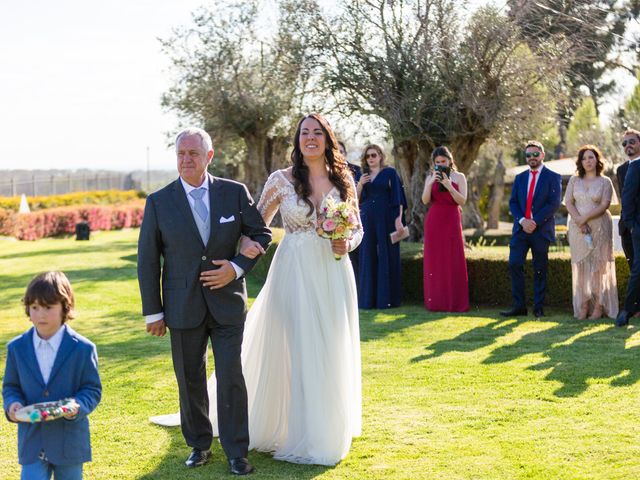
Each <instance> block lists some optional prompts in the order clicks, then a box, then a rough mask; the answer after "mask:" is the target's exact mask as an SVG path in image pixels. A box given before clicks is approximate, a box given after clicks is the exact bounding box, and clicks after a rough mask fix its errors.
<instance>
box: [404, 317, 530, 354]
mask: <svg viewBox="0 0 640 480" xmlns="http://www.w3.org/2000/svg"><path fill="white" fill-rule="evenodd" d="M518 325H519V321H518V320H514V319H501V320H494V321H492V322H490V323H488V324H487V325H483V326H481V327H476V328H472V329H471V330H467V331H466V332H462V333H461V334H460V335H458V336H457V337H455V338H450V339H447V340H440V341H438V342H435V343H433V344H431V345H429V346H428V347H426V350H431V353H428V354H424V355H420V356H417V357H414V358H412V359H411V362H412V363H416V362H421V361H423V360H428V359H430V358H436V357H440V356H442V355H444V354H446V353H449V352H473V351H475V350H479V349H481V348H484V347H487V346H489V345H491V344H493V343H495V341H496V340H497V339H498V338H499V337H502V336H504V335H507V334H509V333H511V332H512V331H513V330H514V329H515V328H516V327H517V326H518Z"/></svg>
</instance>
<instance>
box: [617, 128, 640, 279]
mask: <svg viewBox="0 0 640 480" xmlns="http://www.w3.org/2000/svg"><path fill="white" fill-rule="evenodd" d="M622 145H623V146H622V148H624V153H625V154H626V155H627V157H628V160H627V161H626V162H624V163H623V164H622V165H620V166H619V167H618V169H617V170H616V176H617V177H618V191H619V192H620V197H622V192H623V190H624V180H625V177H626V176H627V169H628V168H629V163H630V162H632V161H633V160H637V159H638V158H640V132H639V131H637V130H627V131H626V132H624V135H623V137H622ZM618 233H620V240H621V241H622V250H624V256H625V257H626V259H627V263H628V264H629V270H631V267H632V265H633V242H632V240H631V232H630V231H629V229H628V228H627V226H626V225H625V224H624V222H623V221H622V218H621V219H620V221H619V222H618Z"/></svg>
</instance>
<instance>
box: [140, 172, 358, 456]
mask: <svg viewBox="0 0 640 480" xmlns="http://www.w3.org/2000/svg"><path fill="white" fill-rule="evenodd" d="M354 191H355V189H354ZM329 195H331V196H333V197H334V198H335V199H336V200H337V201H340V196H339V192H338V190H337V189H335V188H334V189H333V190H332V191H331V192H330V193H329ZM278 208H279V209H280V213H281V216H282V220H283V223H284V227H285V231H286V234H285V236H284V238H283V239H282V241H281V242H280V244H279V246H278V249H277V251H276V253H275V255H274V258H273V261H272V263H271V267H270V269H269V274H268V275H267V279H266V282H265V284H264V286H263V288H262V290H261V291H260V293H259V295H258V297H257V298H256V301H255V302H254V304H253V306H252V307H251V309H250V311H249V313H248V314H247V321H246V325H245V332H244V340H243V343H242V367H243V373H244V377H245V381H246V384H247V393H248V399H249V435H250V439H251V444H250V447H249V448H250V449H256V450H260V451H266V452H272V453H273V454H274V458H276V459H279V460H286V461H289V462H295V463H313V464H320V465H335V464H336V463H338V462H339V461H340V460H341V459H343V458H344V457H345V456H346V454H347V453H348V451H349V448H350V446H351V439H352V438H353V437H355V436H358V435H359V434H360V432H361V427H362V392H361V370H360V331H359V325H358V304H357V294H356V285H355V278H354V274H353V269H352V267H351V263H350V262H349V259H348V255H345V256H344V257H343V258H342V259H341V260H340V261H336V260H335V259H334V255H333V252H332V250H331V243H330V241H329V240H327V239H324V238H321V237H319V236H318V234H317V233H316V231H315V221H316V214H315V212H313V213H312V215H311V216H309V215H308V213H309V207H308V205H307V204H306V203H304V202H302V201H300V200H298V197H297V194H296V192H295V190H294V187H293V184H292V183H291V181H290V180H289V179H288V178H287V177H286V176H285V173H284V172H283V171H281V170H278V171H276V172H274V173H273V174H271V175H270V176H269V179H268V180H267V183H266V185H265V187H264V190H263V193H262V197H261V198H260V202H259V203H258V209H259V210H260V213H261V214H262V216H263V218H264V219H265V223H266V224H267V225H268V224H269V223H271V220H272V219H273V217H274V215H275V214H276V212H277V210H278ZM358 221H359V218H358ZM361 239H362V229H361V228H360V229H359V231H358V232H356V233H355V235H354V238H353V239H352V245H353V246H355V245H357V244H358V243H360V240H361ZM215 389H216V386H215V376H214V375H212V376H211V378H210V380H209V398H210V399H211V401H210V405H211V411H210V417H211V421H212V423H213V428H214V434H216V435H217V412H216V401H215V398H216V394H215ZM151 421H153V422H155V423H159V424H162V425H178V424H179V423H180V418H179V415H177V414H174V415H164V416H160V417H153V418H152V419H151Z"/></svg>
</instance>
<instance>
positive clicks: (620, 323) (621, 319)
mask: <svg viewBox="0 0 640 480" xmlns="http://www.w3.org/2000/svg"><path fill="white" fill-rule="evenodd" d="M630 316H631V314H630V313H629V312H627V311H626V310H622V311H621V312H620V313H619V314H618V317H617V318H616V327H626V326H627V325H629V317H630Z"/></svg>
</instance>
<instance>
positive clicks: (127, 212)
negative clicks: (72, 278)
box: [0, 200, 144, 240]
mask: <svg viewBox="0 0 640 480" xmlns="http://www.w3.org/2000/svg"><path fill="white" fill-rule="evenodd" d="M6 212H7V210H4V214H3V213H0V222H2V223H0V233H1V234H3V235H9V236H14V237H16V238H17V239H18V240H38V239H40V238H44V237H54V236H56V235H63V234H71V233H75V229H76V224H77V223H79V222H82V221H85V222H87V223H88V224H89V228H90V229H91V230H92V231H97V230H118V229H121V228H129V227H139V226H140V224H141V223H142V217H143V215H144V202H142V201H140V200H137V201H135V202H130V203H127V204H122V205H113V206H112V205H83V206H73V207H61V208H50V209H47V210H40V211H36V212H31V213H13V212H11V214H10V215H6ZM3 215H4V217H3Z"/></svg>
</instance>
